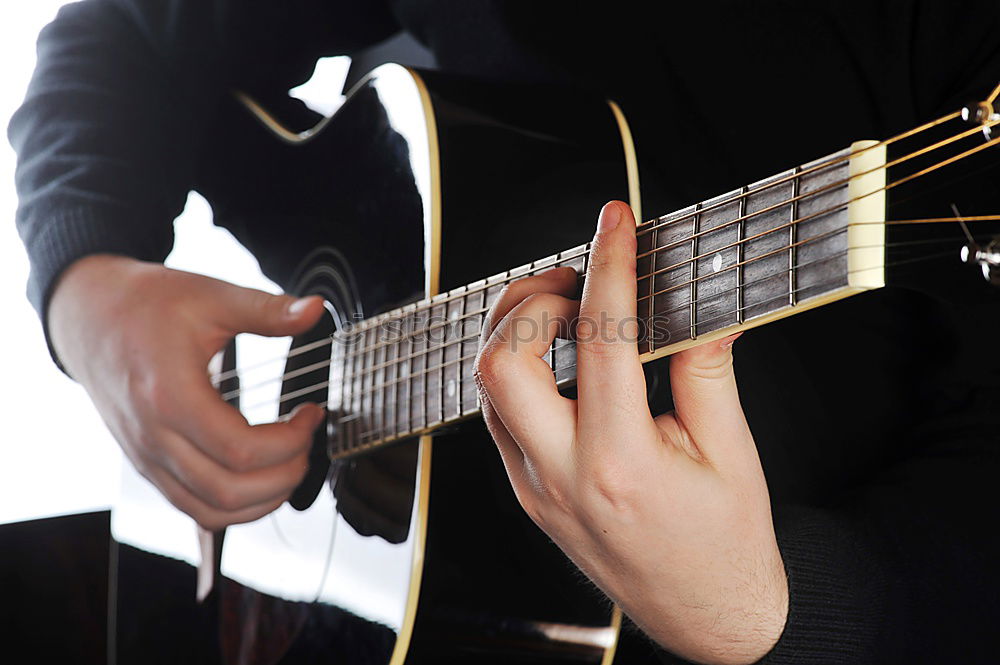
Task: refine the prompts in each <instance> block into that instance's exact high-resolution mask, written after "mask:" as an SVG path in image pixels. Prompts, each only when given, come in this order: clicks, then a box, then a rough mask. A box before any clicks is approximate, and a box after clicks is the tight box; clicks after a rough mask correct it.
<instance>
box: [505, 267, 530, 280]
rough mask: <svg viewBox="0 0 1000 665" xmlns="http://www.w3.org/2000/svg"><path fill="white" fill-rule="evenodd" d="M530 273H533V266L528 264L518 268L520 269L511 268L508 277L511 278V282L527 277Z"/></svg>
mask: <svg viewBox="0 0 1000 665" xmlns="http://www.w3.org/2000/svg"><path fill="white" fill-rule="evenodd" d="M529 272H531V264H530V263H528V264H525V265H523V266H518V267H516V268H511V269H510V270H509V271H508V277H509V278H510V279H511V280H515V279H517V278H518V277H524V276H525V275H527V274H528V273H529Z"/></svg>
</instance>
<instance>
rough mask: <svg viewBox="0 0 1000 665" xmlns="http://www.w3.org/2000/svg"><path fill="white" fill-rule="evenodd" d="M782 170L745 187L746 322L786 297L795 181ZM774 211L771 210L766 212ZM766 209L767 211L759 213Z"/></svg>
mask: <svg viewBox="0 0 1000 665" xmlns="http://www.w3.org/2000/svg"><path fill="white" fill-rule="evenodd" d="M792 173H793V172H792V171H785V172H784V173H779V174H778V175H776V176H773V177H771V178H768V179H766V180H762V181H760V182H757V183H754V184H752V185H750V186H749V187H748V188H747V191H748V194H747V201H746V213H747V215H749V216H750V217H749V219H747V220H746V223H745V225H744V233H745V234H746V236H745V237H746V238H747V239H746V240H745V241H744V243H743V261H744V266H743V288H742V291H743V317H744V319H746V320H749V319H753V318H755V317H757V316H762V315H764V314H767V313H769V312H772V311H774V310H775V309H778V308H779V307H784V306H785V305H786V304H787V301H788V298H789V294H788V291H789V288H788V286H789V282H788V265H787V256H788V253H787V247H788V228H787V227H788V225H789V223H790V218H791V215H793V214H794V213H793V212H792V211H791V208H792V204H790V203H788V201H789V200H790V199H791V198H792V196H793V192H794V187H795V184H794V183H795V182H796V181H795V180H794V179H793V180H789V181H787V182H782V183H780V184H773V183H774V182H775V181H776V180H781V179H784V178H787V177H788V176H790V175H791V174H792ZM769 208H774V209H773V210H768V209H769ZM764 210H768V211H767V212H762V211H764Z"/></svg>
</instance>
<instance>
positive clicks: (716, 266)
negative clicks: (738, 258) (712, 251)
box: [712, 254, 722, 272]
mask: <svg viewBox="0 0 1000 665" xmlns="http://www.w3.org/2000/svg"><path fill="white" fill-rule="evenodd" d="M712 270H714V271H715V272H719V271H720V270H722V254H716V255H715V258H714V259H712Z"/></svg>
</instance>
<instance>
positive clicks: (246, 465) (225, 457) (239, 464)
mask: <svg viewBox="0 0 1000 665" xmlns="http://www.w3.org/2000/svg"><path fill="white" fill-rule="evenodd" d="M221 457H222V459H221V462H222V463H223V464H224V465H225V466H226V467H227V468H229V469H232V470H233V471H236V472H237V473H244V472H247V471H250V470H252V469H253V466H254V454H253V451H252V450H251V449H250V447H249V446H247V445H244V444H242V443H240V442H236V441H232V442H229V443H227V444H226V445H225V446H223V448H222V453H221Z"/></svg>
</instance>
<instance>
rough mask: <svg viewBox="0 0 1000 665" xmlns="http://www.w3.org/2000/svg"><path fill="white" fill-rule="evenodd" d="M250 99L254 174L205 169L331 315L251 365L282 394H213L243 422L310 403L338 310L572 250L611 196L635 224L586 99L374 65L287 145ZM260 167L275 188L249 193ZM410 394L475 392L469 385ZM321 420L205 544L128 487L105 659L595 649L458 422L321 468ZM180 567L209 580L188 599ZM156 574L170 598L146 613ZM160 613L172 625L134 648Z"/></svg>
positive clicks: (137, 488) (582, 610)
mask: <svg viewBox="0 0 1000 665" xmlns="http://www.w3.org/2000/svg"><path fill="white" fill-rule="evenodd" d="M248 104H249V106H250V107H251V110H253V111H254V112H255V113H256V114H257V116H258V120H260V121H261V122H256V121H254V122H253V123H252V124H248V125H247V126H246V127H243V128H240V131H241V132H244V133H245V132H251V133H253V132H255V133H256V136H255V137H254V138H251V139H250V140H248V141H247V142H246V144H247V145H254V144H262V143H267V144H268V145H269V150H272V151H273V153H272V154H269V155H268V160H270V164H269V168H268V169H267V170H266V172H265V173H262V172H260V171H259V170H255V169H254V167H253V166H252V165H249V164H250V160H248V167H247V168H248V171H247V173H242V174H228V175H227V177H228V178H239V179H240V180H241V182H243V184H244V186H243V189H245V190H246V193H247V194H246V195H247V200H248V201H249V205H246V204H244V205H245V208H244V209H245V210H246V211H247V212H246V213H245V215H246V216H254V215H256V216H260V217H261V218H262V219H268V218H272V219H273V220H274V222H273V225H277V226H281V227H283V228H294V229H299V232H298V233H297V234H293V235H294V237H293V239H292V240H289V241H287V246H270V247H254V246H253V242H252V241H249V242H245V244H247V245H248V246H249V247H250V248H251V250H254V251H255V253H256V254H258V255H262V253H264V254H267V253H269V254H270V255H273V256H276V257H279V258H277V259H274V260H273V261H272V262H271V263H267V262H265V260H264V259H262V265H263V266H264V268H265V271H268V272H269V274H278V275H279V276H280V275H282V274H284V275H287V277H286V278H285V279H283V283H282V286H284V287H285V288H286V290H288V291H289V292H294V293H299V294H312V293H318V294H321V295H323V296H324V297H325V298H326V300H327V304H328V311H329V316H328V317H327V318H326V320H325V321H324V322H322V323H321V324H320V326H318V327H317V329H316V330H314V331H312V332H311V333H310V334H309V335H306V336H304V337H303V338H301V339H298V340H295V342H294V343H293V346H292V349H293V350H292V353H291V354H289V358H288V362H287V365H282V366H280V367H278V368H277V370H278V371H276V372H275V371H273V369H274V368H271V371H272V374H271V376H272V378H273V377H276V376H281V375H282V374H283V373H285V374H287V373H291V374H293V375H295V376H293V377H292V378H289V379H286V380H285V381H284V385H283V386H282V391H281V392H282V393H283V394H287V393H291V394H293V395H296V396H295V397H294V398H293V399H287V400H284V401H280V403H279V400H278V399H277V397H276V395H275V396H272V397H270V398H268V397H264V396H261V397H258V396H257V395H256V394H255V393H253V392H251V389H252V388H253V387H254V386H253V385H251V384H252V383H254V380H252V379H250V378H249V376H250V375H249V373H244V372H241V373H240V381H241V382H242V384H243V385H242V393H241V394H240V395H239V396H238V397H236V396H233V397H226V392H227V391H230V390H234V388H235V387H236V386H237V385H238V382H237V381H236V380H235V378H231V379H229V380H228V381H226V382H223V384H222V385H220V390H221V391H222V392H223V394H224V397H226V398H227V399H228V400H229V401H230V402H232V403H233V404H234V405H236V406H239V407H240V408H242V409H243V411H244V413H245V415H247V417H248V418H249V419H250V421H251V422H258V421H259V422H263V421H267V420H273V419H274V418H275V417H277V416H279V415H280V414H284V413H287V412H289V411H290V410H291V409H292V408H293V407H294V406H295V404H296V403H298V402H301V401H305V400H309V401H315V402H326V401H327V400H328V399H330V397H331V394H330V393H329V392H328V391H327V388H326V386H325V385H323V386H320V387H319V388H316V387H315V386H317V384H319V383H323V382H324V381H328V380H329V377H330V374H329V372H330V370H329V367H325V368H324V367H320V368H319V369H312V370H311V369H310V368H311V367H313V366H314V365H323V364H324V363H323V361H324V359H326V360H328V359H329V354H330V348H329V345H323V341H324V340H326V339H328V337H329V335H330V334H331V333H334V332H335V331H336V330H338V329H342V328H343V327H344V326H345V325H346V324H347V323H348V322H350V321H352V320H358V319H360V318H364V317H370V316H372V315H374V314H377V313H378V312H380V311H382V310H386V309H389V308H392V307H396V306H399V305H400V304H403V303H405V302H408V301H412V300H415V299H418V298H421V297H428V296H432V295H434V294H436V293H438V292H441V291H445V290H449V289H452V288H454V287H457V286H460V285H462V284H465V283H467V282H470V281H473V280H475V279H476V278H478V277H481V276H484V275H489V274H493V273H497V272H501V271H503V270H505V269H506V268H508V267H509V266H511V265H519V264H523V263H525V262H526V261H530V260H531V259H532V258H533V257H537V256H539V255H544V254H551V253H554V252H558V251H559V250H561V249H563V248H565V247H571V246H575V245H579V244H581V243H584V242H586V241H587V240H588V239H589V237H590V236H591V234H592V226H593V222H594V218H595V215H596V213H597V211H598V210H599V208H600V206H601V205H602V204H603V203H604V202H606V201H608V200H610V199H615V198H618V199H624V200H630V198H631V202H632V205H633V207H635V208H636V211H637V213H638V180H637V172H636V169H635V160H634V152H633V150H632V146H631V138H630V136H629V133H628V129H627V125H626V124H625V121H624V118H623V117H622V116H621V115H620V113H619V112H618V111H617V108H616V107H614V106H613V105H611V104H609V103H606V102H604V101H602V100H595V99H592V98H586V97H584V96H577V95H575V94H572V93H567V92H565V91H561V90H552V89H550V88H508V87H504V86H494V85H484V84H481V83H478V82H473V81H466V80H455V79H452V78H449V77H443V76H440V75H436V74H433V75H432V74H417V73H415V72H412V71H410V70H407V69H405V68H402V67H398V66H395V65H386V66H384V67H381V68H379V69H378V70H376V72H375V73H374V74H373V75H372V76H371V77H369V78H368V79H367V80H366V81H364V82H362V83H361V84H359V86H358V87H357V88H356V89H355V91H354V92H353V94H351V95H350V96H349V98H348V100H347V101H346V102H345V104H344V106H343V107H342V108H341V109H340V110H339V111H338V113H337V114H336V115H335V116H333V118H332V119H331V120H330V121H329V122H324V123H321V126H319V127H317V128H315V130H314V131H311V132H308V133H305V134H298V135H296V134H294V133H292V132H289V131H288V130H285V129H283V128H282V127H281V126H280V124H279V122H278V121H277V120H275V119H274V118H271V117H270V116H268V115H267V114H266V113H265V112H264V111H263V110H261V109H260V108H259V107H257V106H256V105H254V104H253V103H252V102H248ZM335 163H336V164H339V165H348V166H347V167H346V168H345V167H343V166H337V167H335V166H333V164H335ZM285 164H288V165H290V166H288V169H291V171H285V170H284V169H285ZM291 165H295V166H291ZM304 165H308V167H306V166H304ZM327 165H329V167H328V168H327ZM276 173H277V174H284V175H283V176H282V175H278V176H275V174H276ZM282 177H284V179H285V180H286V181H288V183H290V184H287V185H283V186H286V187H287V188H290V189H291V190H292V191H288V192H286V193H284V194H283V195H281V196H270V195H271V194H273V193H274V192H273V191H268V190H273V189H274V188H275V187H277V186H278V185H277V184H276V183H274V182H272V181H271V180H274V179H282ZM255 196H260V197H261V200H260V202H259V203H258V204H256V205H255V204H254V197H255ZM274 200H281V201H285V202H287V204H286V205H287V208H284V209H282V208H281V207H280V206H279V207H275V204H274V203H273V201H274ZM224 207H225V205H224V204H216V210H217V213H218V210H219V209H220V208H224ZM290 257H295V258H294V259H293V258H290ZM296 348H298V349H302V348H306V349H308V350H307V351H305V352H299V353H296V352H295V349H296ZM469 348H470V349H472V350H474V348H475V342H471V343H470V345H469ZM462 362H465V361H462ZM470 362H471V361H470ZM227 363H228V364H229V366H230V367H233V366H234V364H233V363H234V360H233V357H232V355H229V356H228V357H227ZM328 364H329V363H327V365H328ZM257 376H258V377H259V376H260V375H257ZM426 390H427V391H432V390H437V391H439V393H440V394H441V395H444V394H445V392H447V393H448V394H453V393H454V392H456V391H457V392H458V393H459V396H460V397H461V399H464V400H470V399H471V400H473V401H474V400H475V388H474V386H471V385H462V384H461V383H459V384H458V385H455V384H454V383H453V382H449V383H448V384H447V385H445V383H444V382H440V383H437V384H435V383H433V382H431V383H430V384H429V385H428V386H427V388H426ZM414 399H417V398H416V397H414ZM336 415H337V414H335V413H332V412H331V418H330V422H329V424H328V428H327V430H326V431H319V432H318V433H317V438H316V441H315V445H314V451H313V452H314V454H313V457H312V466H311V470H310V474H309V477H308V478H307V480H306V482H305V483H304V484H303V486H302V487H300V489H299V491H297V492H296V495H295V496H293V498H292V501H291V503H292V504H294V506H295V507H293V506H292V505H288V504H286V505H284V506H283V507H282V508H281V509H280V510H279V511H277V512H276V513H274V514H272V515H270V516H268V517H265V518H264V519H262V520H259V521H258V522H256V523H254V524H249V525H239V526H236V527H231V528H230V529H228V530H227V532H226V534H225V538H224V541H223V542H222V546H221V556H220V553H219V552H218V551H217V550H216V551H214V552H213V551H212V550H211V548H208V549H207V550H206V549H203V550H202V552H201V553H198V552H194V551H193V550H192V549H191V548H190V547H188V548H186V549H185V548H184V547H178V546H177V539H176V538H173V540H171V539H170V538H169V537H167V536H165V534H166V533H170V532H171V530H170V529H169V528H166V527H161V528H158V529H150V528H149V525H150V524H165V523H167V522H169V523H170V524H174V525H177V527H176V529H174V531H173V532H172V533H177V532H180V530H181V529H183V526H182V525H183V524H184V522H183V520H184V519H185V518H184V517H183V516H180V515H179V513H176V511H174V514H173V515H172V516H171V515H167V512H169V511H171V510H172V509H170V508H169V507H164V506H163V501H162V499H159V502H160V504H161V505H160V506H159V507H158V508H157V509H156V511H153V512H152V513H150V512H149V511H150V508H149V505H150V503H151V502H154V501H157V500H158V497H157V496H156V494H155V491H154V490H152V489H151V488H150V487H148V486H143V484H142V482H141V481H139V480H137V479H136V477H134V476H131V477H130V478H126V480H125V482H124V483H123V497H122V500H121V502H120V504H119V505H117V506H116V507H115V510H114V513H113V526H112V530H113V535H114V538H115V541H116V544H117V547H116V549H117V552H118V554H117V564H118V565H117V571H113V572H117V575H116V577H117V582H116V587H117V602H116V603H115V604H113V605H114V606H115V607H114V608H113V610H112V611H113V613H114V614H113V616H112V626H113V640H114V646H113V652H115V653H117V659H118V662H121V663H130V662H136V661H138V660H140V659H141V660H142V661H143V662H179V661H180V659H183V660H184V661H185V662H218V661H220V660H221V661H222V662H225V663H246V664H257V663H261V664H264V663H268V664H270V663H277V662H288V663H301V662H329V663H350V664H351V665H388V664H393V665H395V664H401V663H423V662H434V663H449V662H455V663H458V662H462V663H470V662H474V663H549V662H560V663H565V662H580V663H602V662H611V659H612V658H613V655H614V651H615V645H616V642H617V638H618V631H619V627H620V622H621V615H620V612H619V611H618V610H617V609H616V608H614V607H613V606H612V605H611V603H610V602H609V601H607V599H606V598H604V597H603V596H602V595H601V594H600V593H599V592H597V591H596V590H595V589H594V588H593V587H592V585H590V584H589V583H588V582H587V581H586V580H585V579H584V578H583V577H582V576H581V575H580V573H579V572H578V571H576V569H575V568H574V567H573V566H572V564H571V563H570V562H569V561H568V560H567V559H566V558H565V556H564V555H563V554H562V553H561V552H560V551H559V550H558V549H557V548H556V547H555V546H554V545H553V544H552V543H551V542H550V541H549V540H548V538H547V537H545V536H544V534H543V533H542V532H541V531H539V530H538V529H537V528H536V527H535V526H534V525H533V524H532V523H531V522H530V520H529V519H528V518H527V517H526V516H525V515H524V513H523V511H522V510H521V508H520V507H519V506H518V505H517V502H516V500H515V498H514V496H513V493H512V491H511V489H510V485H509V482H508V481H507V479H506V476H505V474H504V470H503V467H502V465H501V463H500V459H499V455H498V454H497V451H496V448H495V445H494V444H493V442H492V440H491V439H490V437H489V435H488V433H487V432H486V430H485V428H484V427H483V425H482V422H481V421H480V420H479V419H473V420H469V421H467V422H465V423H462V424H460V425H457V426H453V427H451V428H449V429H447V430H445V431H439V432H437V433H436V434H435V435H434V436H433V437H431V436H429V435H423V436H419V437H414V438H411V439H408V440H406V441H403V442H401V443H399V444H397V445H395V446H393V447H390V448H388V449H381V450H378V451H375V452H373V453H370V454H368V455H364V456H361V457H357V458H352V459H351V460H349V461H345V462H334V463H333V464H332V465H331V464H330V462H329V461H328V456H327V449H328V444H329V441H330V440H332V439H333V438H334V437H335V434H336V432H335V429H336V427H337V426H338V424H337V419H336V417H335V416H336ZM321 429H322V428H321ZM432 438H433V441H432ZM132 473H134V472H132ZM130 488H132V489H133V490H134V493H133V495H132V498H130V496H129V491H130ZM135 497H139V498H135ZM157 511H158V512H157ZM156 514H159V515H161V516H162V521H160V522H157V518H156V517H155V515H156ZM192 530H193V528H192ZM220 540H222V539H216V545H218V544H219V541H220ZM204 542H207V539H204ZM201 557H208V558H209V559H216V560H217V565H218V567H219V570H220V572H221V578H219V577H218V576H217V578H216V579H215V581H214V584H213V590H212V593H211V594H210V595H209V597H208V599H207V600H206V601H205V602H203V603H201V604H197V603H195V600H194V590H195V589H194V587H195V584H194V581H195V566H196V565H197V564H198V560H199V558H201ZM209 567H210V566H206V568H209ZM203 582H204V579H203ZM156 583H161V584H163V585H165V586H169V587H170V590H171V593H170V594H167V595H161V598H167V596H169V600H164V601H162V602H159V603H150V602H149V598H150V596H152V594H153V593H155V591H154V590H153V589H151V585H155V584H156ZM113 588H114V587H113ZM180 622H182V623H180ZM165 625H172V626H176V627H177V628H178V630H176V632H175V634H174V635H173V636H172V638H170V639H166V640H164V639H163V636H162V635H161V636H160V638H159V639H160V640H161V641H160V642H157V643H154V642H152V641H151V640H152V634H153V633H155V632H156V631H155V630H153V627H155V626H161V627H162V626H165ZM182 633H183V634H184V635H185V637H188V636H190V637H191V639H190V640H187V639H181V638H180V637H179V635H180V634H182ZM188 642H190V644H188Z"/></svg>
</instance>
